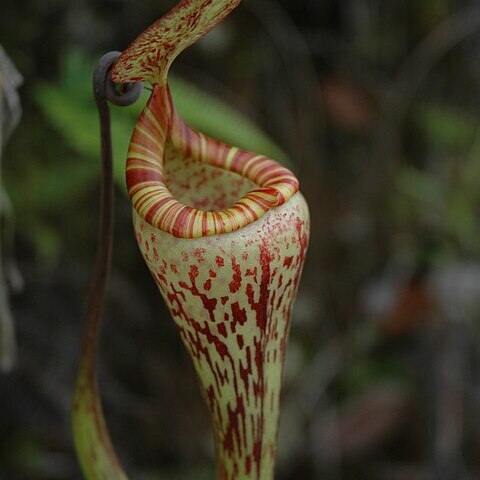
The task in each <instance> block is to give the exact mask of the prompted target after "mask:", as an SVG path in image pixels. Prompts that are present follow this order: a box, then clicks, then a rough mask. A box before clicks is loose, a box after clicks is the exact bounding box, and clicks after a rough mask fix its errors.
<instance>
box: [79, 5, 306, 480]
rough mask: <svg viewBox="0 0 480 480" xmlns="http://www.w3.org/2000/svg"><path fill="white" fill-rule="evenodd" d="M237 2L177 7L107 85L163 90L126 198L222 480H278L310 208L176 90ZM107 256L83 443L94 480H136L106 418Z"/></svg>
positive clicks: (90, 324) (116, 67)
mask: <svg viewBox="0 0 480 480" xmlns="http://www.w3.org/2000/svg"><path fill="white" fill-rule="evenodd" d="M239 2H240V0H184V1H182V2H180V3H179V4H178V5H177V6H176V7H175V8H173V9H172V10H171V11H170V12H168V13H167V14H166V15H165V16H164V17H162V18H161V19H160V20H158V21H156V22H155V23H154V24H153V25H151V26H150V27H149V28H147V29H146V30H145V31H144V32H143V33H142V34H140V35H139V36H138V37H137V39H136V40H135V41H134V42H133V43H132V44H131V45H130V46H129V47H128V48H127V49H126V50H125V51H124V52H123V53H122V54H121V55H120V56H119V57H118V58H117V59H116V61H115V63H114V64H113V67H112V68H111V78H112V80H113V82H115V83H117V84H126V85H127V87H125V90H126V89H128V88H132V87H131V84H132V83H139V82H146V83H150V84H151V85H152V87H153V90H152V93H151V96H150V99H149V100H148V103H147V105H146V106H145V108H144V109H143V111H142V113H141V115H140V117H139V119H138V121H137V122H136V124H135V128H134V131H133V135H132V137H131V142H130V147H129V151H128V157H127V163H126V181H127V190H128V194H129V196H130V199H131V202H132V206H133V225H134V229H135V235H136V239H137V243H138V246H139V248H140V251H141V253H142V255H143V258H144V259H145V262H146V264H147V266H148V268H149V270H150V272H151V274H152V276H153V279H154V280H155V282H156V284H157V286H158V289H159V291H160V293H161V295H162V297H163V299H164V301H165V302H166V304H167V306H168V308H169V310H170V313H171V315H172V317H173V320H174V321H175V323H176V326H177V328H178V331H179V333H180V337H181V339H182V341H183V343H184V345H185V347H186V349H187V351H188V353H189V355H190V356H191V358H192V361H193V365H194V367H195V370H196V373H197V374H198V378H199V380H200V385H201V390H202V394H203V397H204V399H205V401H206V404H207V406H208V408H209V410H210V414H211V418H212V425H213V435H214V442H215V450H216V472H217V473H216V477H217V479H219V480H220V479H221V480H234V479H235V480H238V479H256V480H271V479H272V478H273V476H274V465H275V452H276V438H277V427H278V418H279V412H280V391H281V385H282V373H283V366H284V359H285V353H286V348H287V342H288V335H289V329H290V313H291V308H292V302H293V300H294V298H295V295H296V292H297V289H298V284H299V280H300V275H301V272H302V267H303V263H304V259H305V254H306V250H307V244H308V236H309V214H308V208H307V205H306V203H305V200H304V198H303V196H302V195H301V194H300V192H299V191H298V188H299V185H298V180H297V179H296V177H295V176H294V175H293V173H292V172H291V171H290V170H288V169H287V168H285V167H284V166H282V165H280V164H279V163H277V162H275V161H274V160H271V159H269V158H267V157H265V156H264V155H261V154H256V153H251V152H247V151H243V150H241V149H239V148H237V147H233V146H230V145H225V144H223V143H221V142H220V141H218V140H215V139H213V138H210V137H208V136H206V135H204V134H202V133H201V132H198V131H196V130H195V129H193V128H191V127H189V126H188V125H186V124H185V123H184V122H183V121H182V119H181V118H180V116H179V115H178V113H177V111H176V110H175V106H174V103H173V101H172V97H171V95H170V90H169V86H168V80H167V77H168V70H169V68H170V65H171V64H172V62H173V60H174V59H175V57H176V56H177V55H178V54H179V53H180V52H181V51H183V50H184V49H185V48H187V47H188V46H190V45H191V44H193V43H194V42H195V41H196V40H198V39H199V38H200V37H202V36H203V35H205V34H206V33H207V32H209V31H210V30H211V29H212V28H213V27H215V25H217V24H218V23H219V22H220V21H221V20H223V19H224V17H226V16H227V15H228V14H229V13H230V12H231V11H232V10H233V9H234V8H235V7H237V5H238V4H239ZM103 74H105V78H107V76H106V71H104V72H103ZM105 81H106V82H107V83H109V79H108V78H107V80H105ZM107 87H108V85H107ZM120 94H121V93H119V94H118V95H120ZM97 103H98V102H97ZM105 104H106V100H105ZM104 140H105V141H107V142H108V138H106V139H105V138H104ZM110 155H111V152H110ZM110 180H111V178H110V177H109V176H108V174H107V175H106V178H105V176H104V181H106V182H108V181H110ZM104 207H105V197H104ZM104 211H105V208H104ZM108 216H109V215H108V214H105V216H104V218H107V217H108ZM110 216H111V215H110ZM107 220H108V218H107ZM110 220H111V218H110ZM107 230H108V229H107ZM107 230H106V229H105V228H104V233H105V234H106V233H107ZM102 256H103V257H102ZM99 257H102V258H103V263H104V265H103V267H98V262H100V263H101V262H102V258H100V259H99V258H97V267H98V268H97V277H99V278H101V281H100V283H96V282H94V285H93V287H92V299H91V302H90V309H89V318H88V320H87V328H86V335H85V340H84V347H83V350H82V355H81V359H80V369H79V373H78V377H77V384H76V389H75V395H74V411H73V427H74V438H75V444H76V448H77V454H78V457H79V460H80V463H81V465H82V468H83V471H84V474H85V476H86V478H88V479H89V480H94V479H95V480H97V479H102V480H104V479H105V480H107V479H108V480H113V479H126V478H127V476H126V474H125V473H124V470H123V469H122V467H121V466H120V462H119V461H118V458H117V457H116V454H115V452H114V449H113V447H112V444H111V441H110V438H109V435H108V432H107V429H106V426H105V422H104V420H103V414H102V409H101V404H100V400H99V391H98V384H97V379H96V370H95V358H96V351H97V343H98V323H99V317H100V315H101V310H102V308H101V296H102V295H103V289H104V282H105V279H106V271H107V270H108V261H107V262H106V261H105V258H106V257H108V258H109V253H108V252H107V251H103V252H101V253H100V254H99ZM99 291H101V295H100V294H99Z"/></svg>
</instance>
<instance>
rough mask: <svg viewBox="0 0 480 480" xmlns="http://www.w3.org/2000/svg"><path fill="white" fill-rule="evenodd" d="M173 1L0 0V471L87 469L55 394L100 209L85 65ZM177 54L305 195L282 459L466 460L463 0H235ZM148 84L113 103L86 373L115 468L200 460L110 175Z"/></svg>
mask: <svg viewBox="0 0 480 480" xmlns="http://www.w3.org/2000/svg"><path fill="white" fill-rule="evenodd" d="M175 3H176V2H174V1H166V0H155V1H154V0H146V1H143V2H138V1H135V0H110V1H107V0H102V1H93V0H74V1H66V0H6V1H5V0H3V1H2V2H1V10H0V45H1V46H2V47H3V49H4V50H5V53H6V54H7V55H8V56H9V57H10V59H11V60H12V62H13V63H14V64H15V66H16V68H17V69H18V71H19V72H20V73H21V75H22V76H23V85H22V86H21V87H19V89H18V93H19V96H20V100H21V104H22V108H23V116H22V119H21V121H20V123H19V124H18V126H17V128H16V129H15V131H14V132H13V134H12V135H11V136H9V137H8V138H7V135H6V134H5V131H6V128H7V127H6V126H8V124H10V125H13V123H14V120H15V117H16V116H18V114H19V110H18V105H17V104H16V102H15V91H16V89H15V85H17V83H18V82H17V80H18V77H16V76H15V74H14V71H13V70H12V68H11V65H7V63H8V62H7V61H6V60H5V57H4V56H0V58H1V59H2V62H0V96H1V97H2V101H1V102H0V104H1V105H2V109H3V117H2V115H0V119H2V118H3V120H2V121H3V126H4V128H3V131H4V135H3V136H2V137H0V138H1V139H3V152H2V157H1V164H0V166H1V174H2V175H1V178H2V180H3V184H4V191H5V192H6V194H5V193H2V194H1V195H0V199H1V203H0V213H1V214H2V223H1V228H2V230H1V231H2V237H1V238H2V242H1V245H2V256H1V259H2V262H0V265H2V266H3V273H4V275H0V316H1V317H2V319H1V321H2V325H3V326H2V329H3V330H2V331H3V332H4V333H3V335H4V338H3V343H4V344H5V345H3V346H2V348H3V355H4V356H5V355H6V359H5V358H4V363H3V368H4V370H5V371H6V370H8V368H9V365H8V352H9V348H10V349H11V347H12V344H11V343H10V342H7V340H6V339H7V333H8V321H9V319H10V317H11V318H13V321H14V324H15V329H16V341H17V355H16V357H17V359H16V364H15V366H14V368H13V369H11V371H10V372H9V373H6V372H5V373H3V374H1V375H0V479H1V480H3V479H5V480H11V479H14V480H20V479H22V480H23V479H26V480H67V479H68V480H76V479H80V478H81V476H80V473H79V469H78V466H77V463H76V459H75V456H74V452H73V448H72V441H71V433H70V420H69V410H70V403H71V391H72V387H73V381H74V375H75V368H76V363H77V358H78V354H79V346H80V339H81V332H82V324H83V314H84V311H85V296H86V292H87V287H88V283H89V277H90V273H91V267H92V263H93V255H94V251H95V245H96V237H97V222H98V186H99V160H98V153H97V152H98V138H97V137H98V132H97V119H96V113H95V109H94V105H93V101H92V99H91V94H90V77H91V73H92V69H93V65H94V63H95V61H96V59H98V58H99V56H101V55H102V54H103V53H105V52H107V51H110V50H122V49H123V48H125V47H126V46H127V45H128V43H129V42H130V41H132V40H133V38H134V37H135V36H136V35H137V34H138V33H139V32H140V31H142V30H143V29H144V28H145V27H146V26H147V25H149V24H150V23H152V22H153V21H154V20H156V19H157V18H159V17H160V16H161V15H162V14H163V13H164V12H166V11H167V10H168V9H169V8H171V7H172V6H173V5H174V4H175ZM173 74H174V75H175V78H173V79H172V83H173V87H174V89H173V91H174V98H175V101H176V103H177V104H178V106H179V108H180V111H181V113H182V115H183V116H184V118H185V119H186V120H187V121H188V122H190V123H191V124H192V125H194V126H195V127H197V128H199V129H201V130H204V131H205V132H206V133H210V134H211V135H213V136H216V137H218V138H221V139H223V140H225V141H228V142H232V143H236V144H239V145H240V146H243V147H246V148H249V149H252V150H255V151H260V152H262V153H266V154H270V155H272V156H275V157H276V158H279V159H280V160H282V161H286V162H289V165H290V166H291V168H292V169H294V171H295V172H296V173H297V174H298V176H299V178H300V181H301V189H302V191H303V193H304V195H305V197H306V198H307V201H308V202H309V205H310V211H311V216H312V235H311V243H310V249H309V254H308V258H307V263H306V267H305V271H304V275H303V279H302V284H301V288H300V291H299V294H298V299H297V302H296V305H295V310H294V315H293V328H292V334H291V340H290V345H289V349H288V355H287V369H286V378H285V387H284V396H283V414H282V420H281V429H280V437H279V453H278V468H277V477H276V478H277V479H278V480H293V479H295V480H297V479H302V480H310V479H312V480H313V479H321V480H354V479H355V480H360V479H368V480H370V479H371V480H424V479H429V480H458V479H460V480H464V479H476V478H479V477H480V353H479V344H480V338H479V326H480V240H479V234H480V224H479V222H478V220H477V219H478V218H479V209H480V188H479V185H480V113H479V112H480V108H479V107H480V4H479V2H478V1H476V0H389V1H385V0H299V1H296V2H292V1H288V0H244V1H243V2H242V4H241V5H240V7H239V8H238V9H237V10H236V11H235V12H234V13H233V14H232V15H231V16H230V17H229V18H228V20H227V21H225V22H224V23H223V24H222V25H221V26H220V27H218V28H217V29H216V30H214V31H213V32H212V33H211V34H209V35H208V36H207V37H206V38H205V39H204V40H202V41H201V42H200V43H199V44H197V45H195V46H194V47H192V48H191V49H189V50H188V51H187V52H185V53H184V54H182V56H181V57H180V58H179V59H178V60H177V61H176V63H175V65H174V67H173ZM147 93H148V92H147ZM143 103H144V101H139V102H138V104H137V105H135V106H133V107H129V108H126V109H120V108H113V117H114V126H113V128H114V143H115V145H114V146H115V153H116V160H115V161H116V168H117V179H118V182H117V188H116V197H117V198H116V200H117V204H116V220H115V222H116V225H115V254H114V262H113V271H112V277H111V282H110V285H109V293H108V310H107V313H106V315H105V325H104V329H103V335H102V345H101V358H100V365H99V369H100V380H101V381H100V385H101V390H102V395H103V399H104V406H105V412H106V416H107V420H108V424H109V428H110V431H111V434H112V437H113V439H114V443H115V445H116V447H117V449H118V452H119V455H120V457H121V458H122V461H123V462H124V464H125V466H126V468H127V470H128V472H129V474H130V478H132V479H141V480H160V479H169V480H174V479H175V480H203V479H205V480H207V479H212V478H213V477H214V474H213V446H212V441H211V437H210V426H209V418H208V414H207V410H206V408H205V407H204V405H203V403H202V400H201V397H200V394H199V389H198V388H197V383H196V379H195V376H194V373H193V369H192V367H191V365H190V360H189V358H188V357H187V355H186V353H185V352H184V349H183V346H182V345H181V343H180V339H179V337H178V335H177V332H176V331H175V328H174V325H173V322H172V321H171V319H170V317H169V314H168V312H167V311H166V308H165V307H164V305H163V303H162V301H161V298H160V295H159V294H158V293H157V291H156V287H155V285H154V283H153V282H152V281H151V278H150V275H149V274H148V273H147V269H146V267H145V265H144V264H143V261H142V260H141V257H140V255H139V253H138V251H137V247H136V244H135V241H134V237H133V234H132V228H131V216H130V215H131V213H130V204H129V201H128V200H127V197H126V195H125V193H124V187H123V179H122V178H123V175H122V169H123V165H124V159H125V153H126V146H127V144H128V140H129V135H130V132H131V129H132V125H133V123H134V121H135V117H136V115H138V112H139V111H140V109H141V107H142V104H143ZM0 123H1V122H0ZM7 133H8V132H7ZM7 140H8V141H7ZM0 143H1V142H0ZM3 276H4V277H5V278H3ZM7 292H8V302H9V303H7V295H6V293H7ZM5 332H7V333H5ZM0 351H1V349H0ZM5 352H6V353H5Z"/></svg>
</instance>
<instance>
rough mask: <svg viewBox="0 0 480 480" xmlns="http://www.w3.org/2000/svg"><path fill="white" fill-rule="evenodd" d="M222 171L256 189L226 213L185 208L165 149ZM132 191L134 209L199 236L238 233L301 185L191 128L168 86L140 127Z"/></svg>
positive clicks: (133, 148) (133, 149) (130, 168)
mask: <svg viewBox="0 0 480 480" xmlns="http://www.w3.org/2000/svg"><path fill="white" fill-rule="evenodd" d="M168 143H170V144H171V147H173V148H174V149H176V150H177V152H178V154H179V155H181V156H184V157H187V158H191V159H192V160H195V161H197V162H201V163H203V164H206V165H209V166H212V167H217V168H221V169H224V170H227V171H230V172H233V173H236V174H238V175H241V176H242V177H245V178H247V179H248V180H250V181H251V182H253V183H254V184H255V185H256V186H257V187H256V188H254V189H253V190H250V191H248V192H246V193H245V195H243V196H242V197H241V198H239V199H237V200H235V201H234V203H233V204H232V205H231V206H228V207H227V208H225V209H221V210H204V209H199V208H194V207H192V206H190V205H186V204H183V203H181V202H179V201H178V199H176V198H175V197H174V196H173V195H172V194H171V192H170V191H169V186H168V184H167V182H166V177H165V172H164V157H165V148H166V146H167V144H168ZM127 188H128V192H129V194H130V197H131V199H132V203H133V206H134V208H135V210H136V211H137V212H138V213H139V214H140V216H141V217H143V218H145V219H146V220H147V222H148V223H150V224H151V225H153V226H155V227H157V228H159V229H161V230H163V231H166V232H169V233H171V234H172V235H174V236H176V237H182V238H197V237H202V236H206V235H216V234H221V233H228V232H233V231H235V230H238V229H240V228H242V227H244V226H246V225H248V224H249V223H252V222H254V221H255V220H258V219H259V218H260V217H262V216H263V215H264V214H265V212H267V211H268V210H269V209H271V208H273V207H278V206H280V205H282V204H283V203H285V202H286V201H287V200H289V199H290V198H291V197H292V195H293V194H294V193H295V192H296V191H297V190H298V181H297V179H296V178H295V176H294V175H293V174H292V173H291V172H290V171H289V170H288V169H287V168H285V167H283V166H281V165H280V164H278V163H277V162H275V161H273V160H270V159H269V158H267V157H265V156H263V155H257V154H255V153H250V152H245V151H242V150H240V149H238V148H237V147H231V146H227V145H224V144H222V143H220V142H218V141H217V140H214V139H212V138H210V137H207V136H206V135H204V134H202V133H200V132H197V131H196V130H194V129H192V128H190V127H189V126H188V125H186V124H185V123H184V122H183V121H182V119H181V118H180V117H179V116H178V114H177V113H176V112H175V109H174V107H173V104H172V101H171V96H170V93H169V89H168V86H167V85H165V86H159V85H157V86H155V88H154V91H153V92H152V95H151V97H150V100H149V102H148V105H147V106H146V107H145V109H144V110H143V112H142V114H141V115H140V118H139V119H138V121H137V124H136V126H135V131H134V133H133V136H132V140H131V143H130V148H129V151H128V158H127Z"/></svg>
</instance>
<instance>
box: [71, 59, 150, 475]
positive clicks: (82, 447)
mask: <svg viewBox="0 0 480 480" xmlns="http://www.w3.org/2000/svg"><path fill="white" fill-rule="evenodd" d="M119 56H120V52H109V53H107V54H105V55H104V56H103V57H102V58H101V59H100V60H99V61H98V63H97V65H96V66H95V71H94V74H93V92H94V97H95V103H96V105H97V109H98V115H99V120H100V135H101V157H102V182H101V209H100V227H99V238H98V247H97V254H96V260H95V268H94V273H93V278H92V285H91V290H90V294H89V299H88V308H87V315H86V326H85V333H84V338H83V345H82V351H81V355H80V365H79V370H78V374H77V380H76V384H75V391H74V399H73V400H74V405H73V416H72V424H73V434H74V441H75V447H76V450H77V455H78V458H79V461H80V464H81V466H82V469H83V473H84V475H85V477H86V478H87V479H88V480H127V476H126V474H125V472H124V471H123V468H122V467H121V465H120V462H119V460H118V458H117V455H116V453H115V450H114V448H113V445H112V442H111V440H110V436H109V434H108V430H107V427H106V424H105V420H104V417H103V412H102V405H101V400H100V394H99V389H98V381H97V372H96V357H97V350H98V340H99V330H100V321H101V316H102V313H103V305H104V299H105V290H106V285H107V281H108V272H109V270H110V264H111V257H112V237H113V235H112V234H113V168H112V141H111V131H110V111H109V108H108V101H110V102H112V103H114V104H116V105H119V106H126V105H130V104H132V103H133V102H135V101H136V100H137V99H138V97H139V96H140V93H141V90H142V86H141V84H139V83H137V84H126V85H123V86H122V87H121V90H120V91H117V90H116V89H115V86H114V85H113V83H112V80H111V77H110V69H111V67H112V65H113V63H114V62H115V60H116V59H117V58H118V57H119Z"/></svg>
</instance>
